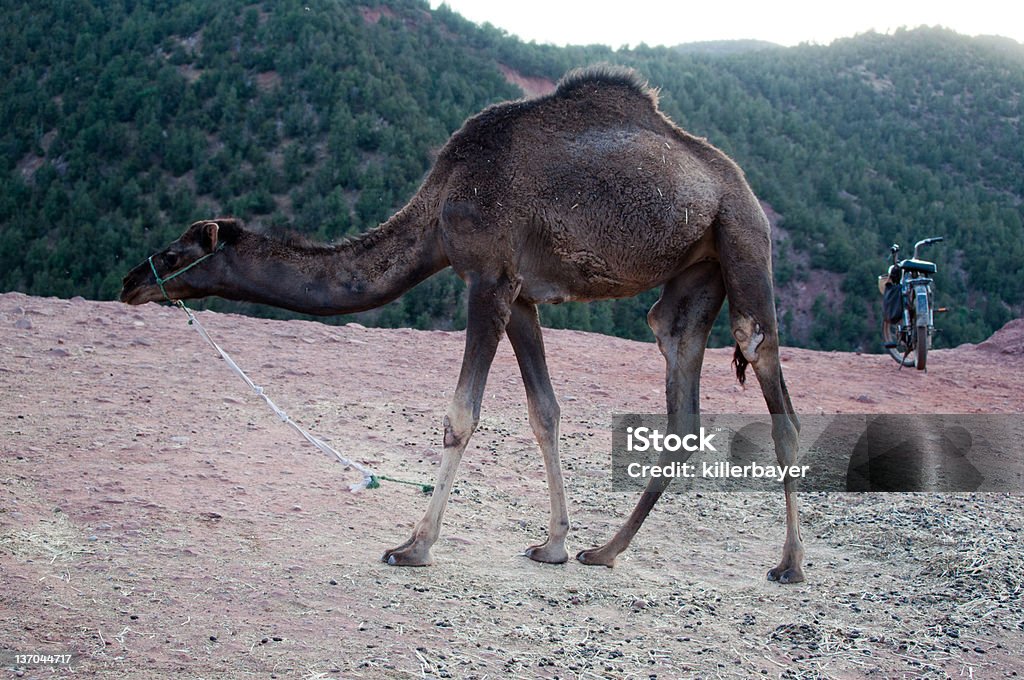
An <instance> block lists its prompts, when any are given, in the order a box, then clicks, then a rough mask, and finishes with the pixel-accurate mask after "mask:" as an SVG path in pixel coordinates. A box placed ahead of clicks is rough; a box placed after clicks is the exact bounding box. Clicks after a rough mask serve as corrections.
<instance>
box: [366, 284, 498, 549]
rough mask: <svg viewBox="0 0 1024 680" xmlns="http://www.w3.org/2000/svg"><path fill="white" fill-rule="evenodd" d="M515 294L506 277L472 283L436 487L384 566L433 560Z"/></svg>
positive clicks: (446, 420) (445, 424) (478, 417)
mask: <svg viewBox="0 0 1024 680" xmlns="http://www.w3.org/2000/svg"><path fill="white" fill-rule="evenodd" d="M517 290H518V286H517V285H514V284H513V282H511V281H510V280H509V279H508V278H506V277H501V278H500V279H498V281H497V282H491V283H486V284H485V283H482V282H480V281H473V282H471V283H470V288H469V309H468V323H467V327H466V350H465V353H464V354H463V357H462V371H461V373H460V374H459V384H458V386H457V387H456V388H455V397H454V398H453V399H452V403H451V406H449V408H448V415H447V416H445V419H444V452H443V453H442V455H441V469H440V471H439V472H438V475H437V483H436V484H435V485H434V493H433V494H432V495H431V496H430V503H429V504H428V505H427V511H426V513H425V514H424V515H423V519H421V520H420V521H419V522H417V524H416V528H415V529H414V530H413V533H412V536H411V537H410V538H409V540H407V541H406V542H405V543H403V544H401V545H399V546H397V547H395V548H392V549H391V550H388V551H386V552H385V553H384V556H383V557H382V558H381V559H382V560H383V561H384V562H387V563H388V564H391V565H395V566H402V567H422V566H426V565H428V564H430V563H431V562H433V558H432V556H431V554H430V548H431V546H432V545H434V543H435V542H436V541H437V537H438V535H439V533H440V531H441V519H442V518H443V516H444V510H445V506H446V505H447V503H448V495H449V494H450V493H451V490H452V485H453V484H454V482H455V471H456V470H457V469H458V467H459V461H461V460H462V452H463V451H465V450H466V445H467V444H468V443H469V438H470V436H472V434H473V431H474V430H476V425H477V423H478V422H479V421H480V402H481V400H482V399H483V395H484V386H485V385H486V384H487V373H488V371H489V370H490V368H491V362H492V361H493V360H494V353H495V351H496V350H497V348H498V342H499V341H500V340H501V336H502V334H503V333H504V332H505V326H506V325H507V324H508V319H509V315H510V313H511V304H512V300H513V298H514V297H515V294H516V292H517Z"/></svg>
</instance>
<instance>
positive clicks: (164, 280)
mask: <svg viewBox="0 0 1024 680" xmlns="http://www.w3.org/2000/svg"><path fill="white" fill-rule="evenodd" d="M222 250H224V242H223V241H222V242H221V243H220V245H218V246H217V248H216V249H215V250H213V251H211V252H209V253H207V254H206V255H203V256H202V257H200V258H199V259H198V260H196V261H195V262H193V263H192V264H189V265H186V266H184V267H182V268H181V269H179V270H177V271H175V272H171V273H170V274H168V275H167V276H164V277H161V276H160V274H159V273H158V272H157V270H156V265H155V264H153V256H152V255H150V256H149V259H148V260H147V261H148V262H149V268H150V269H152V270H153V278H155V279H156V285H158V286H160V292H161V293H163V294H164V299H165V300H167V301H168V302H174V300H172V299H171V296H170V295H168V294H167V290H166V289H165V288H164V284H165V283H167V282H168V281H170V280H171V279H173V278H175V277H177V276H181V275H182V274H184V273H185V272H187V271H188V270H189V269H192V267H195V266H196V265H197V264H199V263H200V262H202V261H203V260H205V259H207V258H209V257H213V256H214V255H216V254H217V253H219V252H220V251H222Z"/></svg>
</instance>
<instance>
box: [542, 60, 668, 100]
mask: <svg viewBox="0 0 1024 680" xmlns="http://www.w3.org/2000/svg"><path fill="white" fill-rule="evenodd" d="M601 87H619V88H626V89H629V90H633V91H634V92H636V93H637V94H639V95H641V96H643V97H646V98H648V99H651V100H652V101H654V102H655V103H657V95H656V93H655V91H654V90H652V89H651V88H650V87H649V86H648V84H647V81H646V80H644V78H643V76H641V75H640V74H639V73H637V72H636V71H634V70H633V69H631V68H627V67H625V66H612V65H610V64H602V65H598V66H588V67H585V68H578V69H574V70H572V71H569V72H568V73H566V74H565V75H564V76H563V77H562V79H561V80H560V81H558V87H557V88H556V89H555V92H554V95H553V96H555V97H558V96H572V95H574V94H577V93H580V92H586V91H590V90H593V89H594V88H601Z"/></svg>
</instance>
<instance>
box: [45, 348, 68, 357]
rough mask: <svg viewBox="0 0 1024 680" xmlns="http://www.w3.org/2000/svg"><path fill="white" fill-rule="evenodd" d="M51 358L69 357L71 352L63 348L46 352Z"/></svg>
mask: <svg viewBox="0 0 1024 680" xmlns="http://www.w3.org/2000/svg"><path fill="white" fill-rule="evenodd" d="M46 353H47V354H48V355H49V356H51V357H69V356H71V352H69V351H67V350H66V349H64V348H63V347H54V348H53V349H50V350H48V351H47V352H46Z"/></svg>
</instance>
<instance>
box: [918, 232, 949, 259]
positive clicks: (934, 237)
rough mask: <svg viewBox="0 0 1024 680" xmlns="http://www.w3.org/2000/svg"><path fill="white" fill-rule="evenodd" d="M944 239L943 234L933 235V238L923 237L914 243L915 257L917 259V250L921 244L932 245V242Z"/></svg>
mask: <svg viewBox="0 0 1024 680" xmlns="http://www.w3.org/2000/svg"><path fill="white" fill-rule="evenodd" d="M942 240H943V237H942V236H933V237H931V238H926V239H922V240H920V241H918V242H917V243H915V244H914V259H915V260H916V259H917V251H918V249H919V248H920V247H921V246H930V245H931V244H933V243H938V242H939V241H942Z"/></svg>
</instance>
